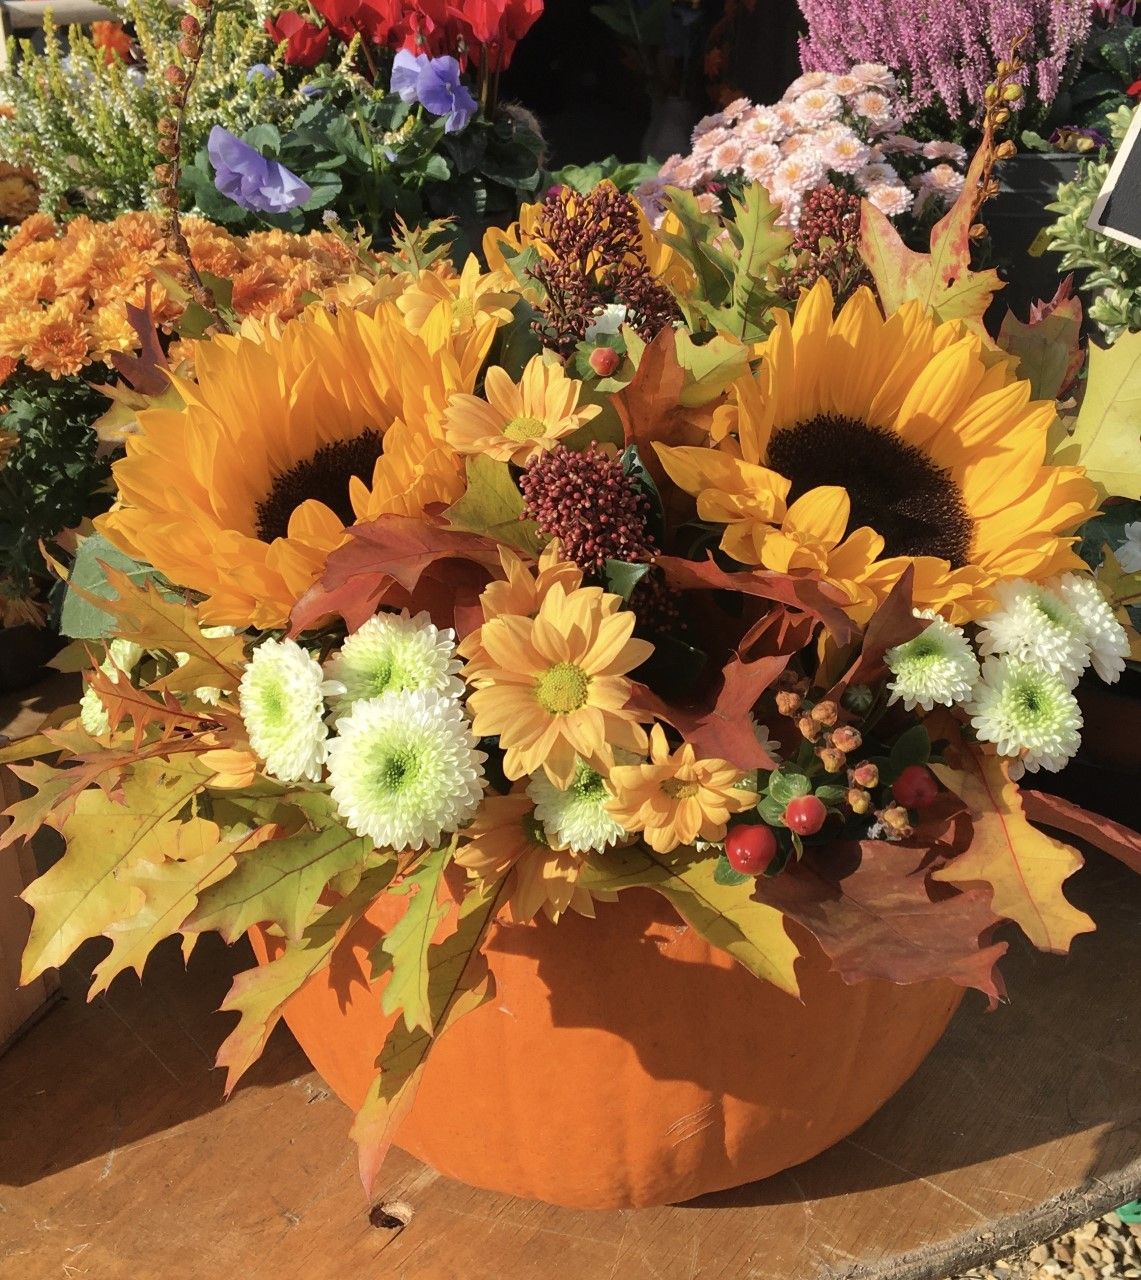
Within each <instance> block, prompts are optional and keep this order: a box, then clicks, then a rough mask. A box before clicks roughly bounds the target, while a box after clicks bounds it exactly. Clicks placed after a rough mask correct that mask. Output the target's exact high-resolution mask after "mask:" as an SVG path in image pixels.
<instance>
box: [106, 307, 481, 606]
mask: <svg viewBox="0 0 1141 1280" xmlns="http://www.w3.org/2000/svg"><path fill="white" fill-rule="evenodd" d="M195 367H196V372H197V379H198V380H197V383H192V382H187V381H184V380H182V379H180V378H176V379H174V380H173V381H174V386H175V389H176V390H177V392H178V393H179V395H180V396H181V397H182V399H183V401H184V404H185V407H184V408H180V409H169V408H167V409H160V408H154V409H150V410H146V411H144V412H142V413H140V415H139V425H140V431H139V433H138V434H136V435H133V436H131V437H130V438H129V439H128V441H127V444H126V457H125V458H124V459H122V460H121V461H120V462H118V463H116V464H115V468H114V474H115V480H116V483H117V485H118V488H119V494H120V502H119V505H118V506H117V507H116V508H115V509H114V510H113V511H111V512H109V513H108V514H107V515H106V516H104V517H102V518H101V519H100V521H99V527H100V529H101V531H102V532H103V533H104V534H105V535H106V536H107V537H108V538H109V539H110V540H111V541H112V542H114V543H115V544H116V545H117V546H119V547H121V548H122V549H123V550H124V551H126V552H128V553H129V554H131V555H133V556H136V557H138V558H139V559H142V560H145V561H147V562H149V563H150V564H153V565H154V566H155V567H156V568H157V569H159V570H160V571H161V572H162V573H164V574H165V575H166V576H167V577H169V578H170V579H171V580H172V581H173V582H176V583H178V584H179V585H180V586H184V587H189V588H191V589H192V590H195V591H200V592H202V593H203V595H205V596H206V597H207V599H206V601H205V603H204V604H203V606H202V611H201V613H202V618H203V620H204V621H207V622H211V623H228V624H231V625H234V626H242V627H244V626H248V625H250V624H251V623H252V624H254V625H256V626H259V627H274V626H279V625H281V624H282V623H283V622H284V621H285V620H286V619H287V617H288V616H289V612H290V609H291V608H292V606H293V604H294V603H295V601H296V600H297V598H298V597H299V596H300V595H301V594H302V593H303V592H304V591H305V590H306V589H307V588H308V587H309V586H310V585H311V584H312V583H313V582H314V580H315V579H316V577H317V575H318V574H319V572H320V570H321V568H322V566H323V564H324V561H325V559H326V557H327V555H328V553H329V552H330V551H331V550H333V549H334V548H335V547H336V546H338V545H339V544H340V542H341V541H342V540H343V539H344V537H345V528H346V526H348V525H351V524H353V523H355V522H356V520H358V519H371V518H374V517H375V516H378V515H381V514H384V513H386V512H395V513H399V514H411V513H417V512H419V511H421V510H423V508H424V507H425V506H426V505H428V504H429V503H434V502H445V503H448V502H453V501H455V499H456V498H458V497H459V495H460V494H461V493H462V491H463V481H462V477H461V472H460V465H459V459H458V458H457V457H456V456H455V455H454V454H453V453H452V452H451V451H450V450H449V449H447V447H446V446H445V445H444V443H443V440H442V438H441V437H440V436H439V434H438V425H439V415H440V413H441V412H442V409H443V406H444V404H445V402H446V400H447V398H448V396H449V394H451V393H452V392H453V391H454V390H456V389H457V388H462V387H463V383H462V382H461V381H460V377H459V371H458V368H457V365H456V362H455V360H454V358H452V357H451V355H450V353H448V352H447V351H438V352H434V353H432V352H429V351H428V350H427V348H426V347H425V346H424V344H423V343H422V342H421V341H420V340H419V339H418V338H416V337H415V336H414V335H412V334H410V333H409V332H408V330H407V328H406V327H405V325H404V323H403V320H402V318H401V316H400V313H399V311H397V310H396V308H395V306H392V305H389V306H386V307H383V308H381V309H380V310H379V311H378V312H377V314H376V315H375V316H367V315H364V314H362V313H360V312H357V311H343V312H340V313H339V314H337V315H336V316H331V315H329V314H328V312H326V311H325V310H324V308H322V307H319V306H317V307H313V308H311V309H310V310H309V311H308V312H307V313H306V314H305V316H304V318H303V319H301V320H299V321H298V322H295V323H292V324H288V325H285V326H284V327H283V328H282V330H281V332H280V333H279V334H271V333H270V332H268V331H267V332H265V333H264V334H262V335H261V337H260V340H253V339H250V338H243V337H240V336H225V337H219V338H217V339H215V340H213V341H211V342H203V343H199V344H198V346H197V349H196V352H195Z"/></svg>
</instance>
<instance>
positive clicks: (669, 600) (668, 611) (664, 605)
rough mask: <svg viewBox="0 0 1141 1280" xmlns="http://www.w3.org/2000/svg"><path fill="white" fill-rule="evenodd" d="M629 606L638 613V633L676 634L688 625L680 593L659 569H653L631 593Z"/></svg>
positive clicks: (651, 637)
mask: <svg viewBox="0 0 1141 1280" xmlns="http://www.w3.org/2000/svg"><path fill="white" fill-rule="evenodd" d="M630 608H631V609H633V610H634V612H635V613H636V614H637V615H638V625H637V626H636V627H635V628H634V634H635V635H637V636H642V637H644V638H647V639H653V638H654V637H655V636H667V635H674V636H676V635H678V634H679V633H680V632H684V631H685V629H686V627H685V618H684V616H683V615H682V611H681V593H680V592H679V591H676V590H675V589H674V588H673V587H671V586H670V584H669V583H668V582H667V581H666V579H665V576H664V575H663V573H662V571H661V570H660V569H651V570H650V571H649V573H647V574H646V576H645V577H644V578H642V579H641V581H640V582H639V583H638V584H637V586H636V587H635V588H634V590H633V591H632V592H631V593H630Z"/></svg>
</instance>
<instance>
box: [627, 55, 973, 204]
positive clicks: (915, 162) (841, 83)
mask: <svg viewBox="0 0 1141 1280" xmlns="http://www.w3.org/2000/svg"><path fill="white" fill-rule="evenodd" d="M902 114H903V113H902V108H901V105H900V100H899V97H898V86H897V84H896V81H895V77H894V76H893V75H892V73H891V72H890V71H889V70H888V69H887V68H886V67H883V66H879V65H878V64H875V63H860V64H858V65H857V66H854V67H852V68H851V69H850V70H849V71H848V72H846V73H845V74H843V75H834V74H832V73H830V72H826V71H809V72H806V73H805V74H804V75H802V76H799V77H798V78H797V79H796V80H794V81H793V82H792V84H791V85H789V87H788V89H787V90H786V91H785V95H784V97H783V98H781V100H780V101H779V102H777V103H774V104H772V105H771V106H754V105H753V104H752V103H751V102H749V101H748V100H747V99H745V98H739V99H738V100H737V101H736V102H732V103H730V104H729V106H727V107H726V108H725V109H724V110H723V111H719V112H717V113H716V114H714V115H711V116H707V117H706V118H705V119H704V120H702V121H701V122H700V123H699V124H698V125H697V127H696V129H694V131H693V150H692V152H691V153H690V154H689V155H688V156H678V155H674V156H671V157H670V158H669V159H668V160H667V161H666V162H665V164H663V165H662V168H661V171H660V172H659V174H658V176H657V178H656V179H654V180H653V181H652V182H651V183H649V184H646V186H645V187H644V188H643V189H641V190H640V191H639V196H640V197H641V198H642V200H643V203H644V204H646V205H647V211H648V212H649V213H650V214H651V216H653V215H655V214H656V215H660V208H659V207H657V205H656V196H657V195H658V194H659V193H660V191H661V190H662V189H663V188H664V187H668V186H673V187H682V188H684V189H686V190H689V191H694V192H696V193H697V201H698V204H699V206H701V208H702V209H703V211H704V212H712V211H713V210H715V209H716V208H717V207H718V205H719V203H720V197H719V195H718V194H717V187H718V185H720V184H724V183H725V182H727V181H733V180H740V179H743V180H744V181H746V182H759V183H761V185H762V186H764V188H765V189H766V190H767V191H768V193H769V195H770V197H771V198H772V199H773V200H774V201H775V202H776V203H778V204H780V205H781V206H782V212H781V217H780V219H779V221H780V222H782V223H783V224H785V225H787V226H790V227H795V226H796V225H797V223H798V222H799V220H800V214H801V209H802V206H803V203H804V198H805V196H807V195H808V193H809V192H810V191H812V190H813V189H814V188H816V187H819V186H821V185H822V184H824V183H826V182H829V183H832V184H833V185H837V186H842V187H846V188H848V189H850V190H853V191H856V192H858V193H859V194H861V195H864V196H866V197H867V199H868V200H869V201H871V203H872V204H874V205H875V206H876V207H877V208H878V209H880V210H882V211H883V212H884V213H885V214H887V216H888V217H890V218H894V217H898V216H899V215H900V214H903V213H906V212H907V211H908V210H911V211H912V212H914V213H915V214H916V215H921V214H923V213H925V212H927V211H928V210H929V209H933V210H942V209H943V208H945V207H947V206H948V205H950V204H952V203H954V201H955V198H956V197H957V196H958V194H959V192H960V191H961V190H962V189H963V174H962V172H961V171H960V170H961V166H962V165H963V163H964V161H965V160H966V152H965V151H964V150H963V148H962V147H960V146H959V145H958V144H957V143H953V142H928V143H926V144H923V143H920V142H918V141H917V140H916V139H914V138H910V137H908V136H907V135H906V134H904V133H902V132H901V129H902ZM908 173H910V175H911V176H910V178H909V177H908V176H907V174H908Z"/></svg>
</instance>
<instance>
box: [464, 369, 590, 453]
mask: <svg viewBox="0 0 1141 1280" xmlns="http://www.w3.org/2000/svg"><path fill="white" fill-rule="evenodd" d="M581 391H582V383H581V382H579V381H577V379H575V378H568V377H567V375H566V374H565V373H564V372H563V367H562V365H560V364H554V363H548V362H547V361H546V360H544V359H543V357H542V356H532V357H531V359H530V360H529V361H528V362H527V367H526V368H525V369H524V370H523V376H522V378H521V379H520V380H519V381H518V382H513V381H512V380H511V375H510V374H509V373H508V372H507V370H506V369H501V368H499V366H498V365H493V366H492V367H491V368H490V369H488V371H487V373H486V374H485V376H484V380H483V395H482V396H473V395H457V396H454V397H453V398H452V400H451V403H450V404H449V405H448V408H447V412H446V413H445V414H444V432H445V434H446V436H447V440H448V444H450V445H451V447H452V448H453V449H455V450H456V451H457V452H458V453H475V454H485V455H486V456H488V457H491V458H497V459H498V460H499V461H500V462H515V463H518V464H519V465H520V466H522V465H523V464H524V463H525V462H529V461H530V460H531V459H532V458H534V457H537V456H538V455H539V454H540V453H542V452H543V451H544V450H546V449H550V448H551V447H552V445H555V444H557V443H558V442H559V440H561V439H562V437H563V436H566V435H570V433H571V432H572V431H577V430H578V428H579V427H581V426H583V425H584V424H585V423H587V422H589V421H590V420H591V419H592V418H596V417H597V416H598V415H599V414H600V413H601V412H602V410H601V409H600V408H599V406H598V405H593V404H590V405H583V406H582V408H579V403H578V397H579V393H580V392H581Z"/></svg>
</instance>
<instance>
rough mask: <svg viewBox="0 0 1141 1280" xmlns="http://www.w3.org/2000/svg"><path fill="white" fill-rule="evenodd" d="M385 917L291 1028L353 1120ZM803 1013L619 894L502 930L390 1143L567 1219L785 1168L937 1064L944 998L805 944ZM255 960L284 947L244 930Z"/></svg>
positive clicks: (941, 988) (379, 1021)
mask: <svg viewBox="0 0 1141 1280" xmlns="http://www.w3.org/2000/svg"><path fill="white" fill-rule="evenodd" d="M392 918H394V912H393V904H392V902H391V901H388V902H385V903H382V904H379V905H378V906H377V907H375V908H374V909H373V911H372V912H371V913H370V915H369V916H368V917H366V918H365V919H364V920H362V921H361V922H360V924H359V925H358V926H357V927H356V929H354V930H353V931H352V932H351V933H350V934H349V935H348V938H347V942H346V944H345V945H342V947H341V948H339V950H338V953H337V961H336V963H335V964H334V966H333V967H332V968H331V969H330V970H326V971H325V972H323V973H320V974H317V975H315V976H314V977H313V978H312V979H311V980H310V981H309V983H308V984H307V985H306V986H305V987H304V988H302V990H301V991H299V992H298V993H297V995H296V996H295V997H294V998H293V999H292V1000H291V1001H290V1003H289V1005H288V1007H287V1009H286V1012H285V1020H286V1022H287V1023H288V1025H289V1027H290V1029H291V1030H292V1032H293V1034H294V1035H295V1036H296V1037H297V1040H298V1041H299V1042H300V1044H301V1047H302V1048H303V1049H304V1050H305V1053H306V1054H307V1055H308V1057H309V1059H310V1061H311V1062H312V1063H313V1065H314V1067H316V1069H317V1070H318V1071H319V1072H320V1074H321V1075H322V1076H323V1077H324V1079H325V1081H326V1082H327V1083H328V1084H329V1086H330V1087H331V1088H332V1089H333V1090H334V1092H335V1093H336V1094H337V1095H338V1097H340V1098H341V1099H342V1100H343V1101H344V1102H346V1103H347V1104H348V1105H349V1106H351V1107H353V1108H354V1109H355V1108H357V1107H358V1106H359V1105H360V1103H361V1101H362V1099H363V1098H364V1095H365V1091H366V1088H367V1086H368V1083H369V1080H370V1079H371V1077H372V1074H373V1064H374V1062H375V1061H376V1057H377V1054H378V1053H379V1050H380V1046H381V1043H382V1041H383V1038H384V1035H385V1033H386V1032H387V1030H388V1027H389V1026H390V1025H391V1023H392V1021H393V1020H392V1019H391V1018H387V1017H385V1016H384V1015H383V1014H382V1013H381V1010H380V999H379V992H380V985H379V984H372V987H371V989H370V983H369V981H368V979H367V977H366V974H367V972H368V971H367V968H366V967H365V965H366V963H367V962H366V959H365V957H366V954H367V951H368V949H369V947H371V946H372V945H373V944H374V943H375V942H376V940H377V939H378V937H379V936H380V933H381V930H382V929H383V928H385V927H387V926H388V925H390V924H391V923H392ZM794 936H795V941H796V942H797V945H798V946H799V947H800V948H801V951H802V952H803V955H802V958H801V959H800V960H799V961H798V962H797V974H798V977H799V980H800V985H801V992H802V997H803V999H802V1001H798V1000H795V999H794V998H793V997H791V996H789V995H787V994H785V993H784V992H781V991H779V990H777V988H775V987H773V986H771V985H770V984H768V983H766V982H763V981H761V980H759V979H757V978H755V977H753V975H752V974H750V973H749V972H748V971H747V970H746V969H744V968H743V967H741V966H740V965H739V964H737V963H736V961H734V960H732V959H731V958H730V957H729V956H728V955H726V954H725V953H724V952H721V951H718V950H716V949H714V948H713V947H711V946H710V945H709V944H708V943H707V942H706V941H705V940H704V939H703V938H702V937H701V936H700V935H699V934H697V933H696V932H695V931H694V930H692V929H690V928H688V927H686V926H685V925H683V924H682V923H681V922H680V921H679V919H678V917H677V916H676V914H674V913H673V911H672V908H670V907H669V905H668V904H667V903H666V902H665V901H664V900H663V899H661V898H660V897H659V896H658V895H656V894H654V893H652V892H650V891H648V890H642V889H630V890H625V891H623V892H622V893H621V894H620V895H619V898H618V901H617V902H616V903H600V904H598V918H597V919H595V920H587V919H583V918H582V917H581V916H578V915H575V914H573V913H572V914H570V915H567V916H566V917H564V918H563V919H562V920H561V921H560V922H559V924H558V925H552V924H551V923H550V922H549V921H548V920H546V919H545V918H544V919H540V920H538V921H537V922H535V923H534V924H527V925H511V924H500V925H498V926H496V928H495V929H494V931H493V933H492V934H491V936H490V938H489V942H488V945H487V949H486V954H487V958H488V961H489V964H490V966H491V969H492V972H493V973H494V975H495V981H496V994H495V996H494V998H493V999H491V1000H490V1001H489V1002H488V1003H486V1004H485V1005H483V1006H482V1007H481V1008H479V1009H477V1010H475V1011H474V1012H473V1013H470V1014H467V1015H466V1016H464V1017H463V1018H461V1019H460V1020H459V1021H458V1022H457V1023H455V1025H454V1026H453V1027H452V1029H451V1030H450V1031H448V1032H447V1033H446V1034H445V1035H443V1036H441V1037H440V1039H439V1042H438V1043H437V1044H436V1045H435V1046H434V1048H433V1050H432V1053H431V1055H430V1057H429V1059H428V1063H427V1066H426V1068H425V1070H424V1073H423V1077H422V1079H421V1083H420V1087H419V1091H418V1093H417V1095H416V1099H415V1102H414V1103H413V1106H412V1109H411V1111H410V1112H409V1113H408V1115H407V1116H406V1117H405V1119H404V1121H403V1123H402V1124H401V1127H400V1129H399V1131H398V1133H397V1138H396V1141H397V1143H398V1145H399V1146H401V1147H403V1148H404V1150H406V1151H408V1152H409V1153H410V1154H412V1155H414V1156H416V1157H417V1158H418V1159H420V1160H423V1161H424V1162H425V1163H427V1164H429V1165H431V1166H433V1167H434V1168H435V1169H437V1170H438V1171H439V1172H440V1173H442V1174H445V1175H447V1176H448V1177H452V1178H457V1179H459V1180H460V1181H463V1182H466V1183H469V1184H471V1185H473V1186H477V1187H486V1188H489V1189H491V1190H495V1191H500V1192H504V1193H506V1194H509V1195H515V1196H526V1197H530V1198H532V1199H537V1200H546V1201H548V1202H550V1203H552V1204H560V1205H565V1206H568V1207H571V1208H584V1209H614V1208H626V1207H643V1206H648V1205H657V1204H669V1203H675V1202H677V1201H680V1200H686V1199H689V1198H690V1197H692V1196H696V1195H700V1194H703V1193H705V1192H709V1191H717V1190H722V1189H724V1188H726V1187H732V1186H738V1185H740V1184H742V1183H745V1182H752V1181H754V1180H756V1179H758V1178H764V1177H767V1176H769V1175H770V1174H774V1173H777V1172H779V1171H780V1170H782V1169H786V1168H789V1167H790V1166H792V1165H795V1164H799V1163H801V1162H802V1161H804V1160H807V1159H809V1158H810V1157H812V1156H814V1155H816V1154H818V1153H819V1152H821V1151H823V1150H825V1148H827V1147H829V1146H831V1145H832V1144H833V1143H835V1142H838V1141H839V1140H840V1139H841V1138H843V1137H845V1136H847V1135H848V1134H849V1133H851V1132H853V1130H855V1129H856V1128H858V1127H859V1126H860V1125H861V1124H862V1123H863V1122H864V1121H865V1120H867V1119H868V1117H869V1116H871V1115H872V1114H873V1113H874V1112H875V1111H876V1110H877V1109H878V1108H879V1107H881V1106H882V1105H883V1104H884V1103H885V1102H886V1101H887V1099H888V1098H890V1097H891V1096H892V1094H893V1093H895V1092H896V1090H897V1089H899V1087H900V1086H901V1085H902V1084H903V1083H904V1081H906V1080H907V1078H908V1077H909V1076H910V1075H911V1074H912V1072H914V1071H915V1069H916V1068H917V1067H918V1066H919V1064H920V1062H922V1060H923V1058H924V1057H925V1056H926V1055H927V1053H928V1052H929V1051H930V1050H931V1049H932V1047H933V1046H934V1044H935V1042H936V1041H937V1040H938V1039H939V1036H940V1035H941V1034H942V1032H943V1029H944V1028H945V1026H946V1025H947V1022H948V1021H949V1019H950V1017H951V1015H952V1013H953V1012H954V1011H955V1009H956V1007H957V1006H958V1004H959V1001H960V999H961V998H962V994H963V993H962V991H961V990H960V989H959V988H957V987H955V986H953V985H952V984H951V983H949V982H946V983H945V982H938V983H927V984H923V985H915V986H896V985H893V984H891V983H887V982H878V981H876V982H862V983H860V984H858V985H856V986H848V985H846V984H845V983H844V982H842V981H841V980H840V978H839V977H837V976H836V975H835V974H834V973H832V972H831V971H830V967H829V961H828V960H827V958H826V957H825V956H824V953H823V952H822V951H821V950H820V948H819V947H818V946H817V945H816V943H815V941H814V940H813V939H812V938H811V937H810V936H809V935H807V934H806V933H803V932H802V931H800V930H797V931H796V933H795V935H794ZM252 937H253V942H254V948H255V951H256V952H257V954H258V958H259V960H262V961H264V960H265V958H266V954H267V948H268V953H269V955H270V956H272V955H274V954H276V952H277V950H278V947H279V945H280V944H279V943H276V942H275V940H274V939H273V938H268V937H266V936H265V935H263V934H261V933H260V932H259V931H257V930H255V931H254V933H253V935H252Z"/></svg>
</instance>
